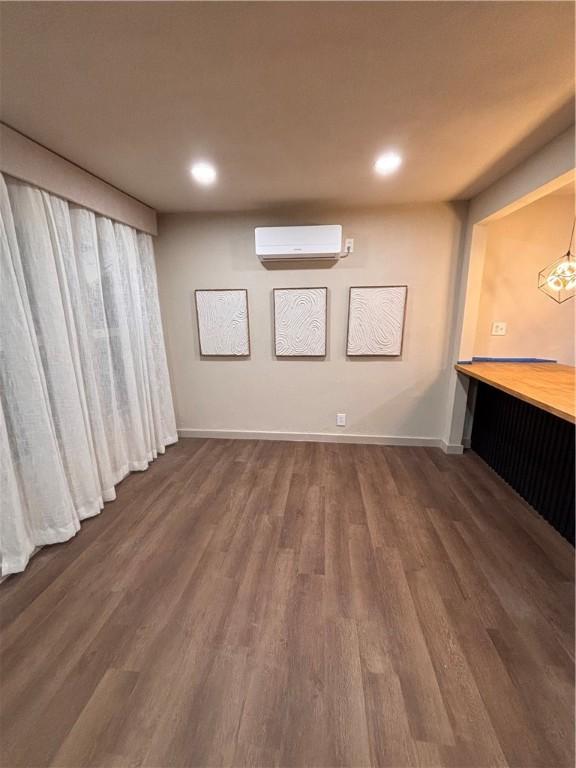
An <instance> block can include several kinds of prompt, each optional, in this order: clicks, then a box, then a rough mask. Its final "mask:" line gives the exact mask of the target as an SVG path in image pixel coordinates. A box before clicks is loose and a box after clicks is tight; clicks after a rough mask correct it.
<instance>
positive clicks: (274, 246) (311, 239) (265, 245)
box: [254, 224, 342, 261]
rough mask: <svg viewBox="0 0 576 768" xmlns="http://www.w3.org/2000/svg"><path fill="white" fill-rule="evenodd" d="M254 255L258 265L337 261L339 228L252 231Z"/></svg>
mask: <svg viewBox="0 0 576 768" xmlns="http://www.w3.org/2000/svg"><path fill="white" fill-rule="evenodd" d="M254 234H255V241H256V254H257V255H258V256H259V257H260V260H261V261H273V260H274V261H276V260H278V259H337V258H338V256H339V254H340V253H341V251H342V227H341V226H340V224H322V225H319V226H309V227H256V230H255V233H254Z"/></svg>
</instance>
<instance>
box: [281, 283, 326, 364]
mask: <svg viewBox="0 0 576 768" xmlns="http://www.w3.org/2000/svg"><path fill="white" fill-rule="evenodd" d="M327 312H328V289H327V288H274V352H275V354H276V356H277V357H325V355H326V325H327Z"/></svg>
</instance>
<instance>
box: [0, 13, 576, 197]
mask: <svg viewBox="0 0 576 768" xmlns="http://www.w3.org/2000/svg"><path fill="white" fill-rule="evenodd" d="M573 28H574V6H573V4H572V3H570V2H510V3H509V2H368V3H364V2H348V3H341V2H325V3H322V2H317V3H309V2H292V3H290V2H288V3H284V2H270V3H259V2H253V3H249V2H246V3H241V2H239V3H235V2H232V3H219V2H208V3H185V2H177V3H156V2H145V3H115V2H102V3H89V2H78V3H75V2H70V3H51V2H45V3H42V2H41V3H26V2H8V3H2V6H1V51H2V52H1V72H2V82H1V85H2V97H1V119H2V120H3V121H4V122H6V123H7V124H9V125H11V126H12V127H13V128H16V129H17V130H20V131H21V132H23V133H24V134H26V135H28V136H30V137H31V138H34V139H36V140H37V141H39V142H41V143H43V144H45V145H46V146H48V147H49V148H51V149H53V150H54V151H56V152H59V153H60V154H62V155H64V156H66V157H68V158H69V159H70V160H72V161H74V162H76V163H78V164H80V165H82V166H83V167H85V168H86V169H88V170H90V171H92V172H93V173H95V174H97V175H98V176H101V177H102V178H104V179H106V180H108V181H109V182H111V183H113V184H115V185H116V186H118V187H120V188H121V189H124V190H125V191H127V192H129V193H130V194H132V195H134V196H136V197H138V198H139V199H141V200H143V201H145V202H147V203H149V204H150V205H152V206H154V207H155V208H157V209H158V210H161V211H180V210H224V209H228V210H230V209H243V208H255V207H263V206H275V205H284V204H296V203H298V204H299V203H305V202H306V201H309V200H314V201H317V202H318V201H320V202H324V203H326V204H345V205H350V204H354V205H378V204H381V203H399V202H416V201H422V200H429V201H432V200H449V199H455V198H467V197H470V196H471V195H473V194H475V193H476V192H478V191H479V190H480V189H482V188H483V187H484V186H486V185H487V184H489V183H490V182H492V181H493V180H494V179H495V178H498V176H500V175H502V173H504V172H506V171H507V170H508V169H509V168H511V167H512V166H513V165H515V164H516V163H517V162H519V161H521V160H522V159H523V158H524V157H526V156H528V155H529V154H530V153H531V152H533V151H534V150H535V149H537V148H538V147H540V146H542V145H543V144H545V143H546V142H547V141H549V140H550V139H552V138H553V137H554V136H555V135H557V134H558V133H560V132H561V131H562V130H564V129H566V128H567V127H569V126H570V125H571V124H572V122H573V110H574V105H573V96H574V49H573ZM390 147H392V148H395V149H397V150H399V151H400V152H402V153H403V155H404V157H405V163H404V166H403V168H402V169H401V171H400V172H399V173H398V174H397V175H396V176H394V177H393V178H387V179H379V178H376V177H375V176H374V175H373V173H372V170H371V167H372V163H373V161H374V158H375V156H376V155H377V154H378V153H379V152H380V151H382V150H385V149H387V148H390ZM204 157H207V158H212V159H213V160H214V161H215V162H216V163H217V165H218V168H219V171H220V179H219V182H218V184H217V185H216V186H215V187H213V188H211V189H201V188H198V187H195V186H194V185H193V184H192V182H191V180H190V176H189V173H188V168H189V166H190V164H191V162H192V161H193V160H194V159H197V158H204Z"/></svg>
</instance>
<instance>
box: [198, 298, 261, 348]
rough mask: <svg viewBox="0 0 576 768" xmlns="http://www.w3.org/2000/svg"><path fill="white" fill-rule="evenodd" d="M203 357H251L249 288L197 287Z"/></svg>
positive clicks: (199, 342) (199, 329) (200, 343)
mask: <svg viewBox="0 0 576 768" xmlns="http://www.w3.org/2000/svg"><path fill="white" fill-rule="evenodd" d="M194 301H195V306H196V323H197V328H198V344H199V348H200V355H201V356H202V357H249V356H250V351H251V350H250V317H249V309H248V291H247V289H246V288H198V289H197V290H195V291H194Z"/></svg>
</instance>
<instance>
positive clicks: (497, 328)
mask: <svg viewBox="0 0 576 768" xmlns="http://www.w3.org/2000/svg"><path fill="white" fill-rule="evenodd" d="M491 333H492V336H506V323H504V322H502V321H501V320H499V321H496V322H494V323H492V331H491Z"/></svg>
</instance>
